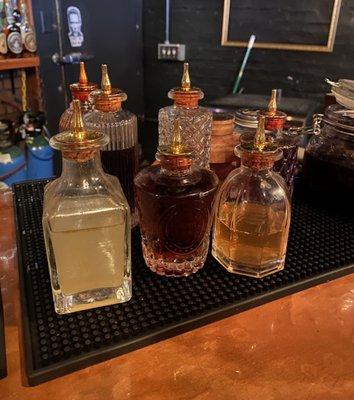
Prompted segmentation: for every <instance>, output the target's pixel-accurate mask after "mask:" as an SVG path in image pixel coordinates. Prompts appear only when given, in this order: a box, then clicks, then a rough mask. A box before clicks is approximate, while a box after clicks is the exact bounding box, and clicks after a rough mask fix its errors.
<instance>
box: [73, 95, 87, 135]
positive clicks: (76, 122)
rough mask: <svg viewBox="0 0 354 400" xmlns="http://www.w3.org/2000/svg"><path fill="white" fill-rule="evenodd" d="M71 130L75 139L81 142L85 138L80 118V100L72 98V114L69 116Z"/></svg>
mask: <svg viewBox="0 0 354 400" xmlns="http://www.w3.org/2000/svg"><path fill="white" fill-rule="evenodd" d="M71 131H72V132H73V134H74V138H75V141H77V142H82V141H83V140H85V139H86V132H85V129H84V121H83V120H82V114H81V106H80V100H73V115H72V118H71Z"/></svg>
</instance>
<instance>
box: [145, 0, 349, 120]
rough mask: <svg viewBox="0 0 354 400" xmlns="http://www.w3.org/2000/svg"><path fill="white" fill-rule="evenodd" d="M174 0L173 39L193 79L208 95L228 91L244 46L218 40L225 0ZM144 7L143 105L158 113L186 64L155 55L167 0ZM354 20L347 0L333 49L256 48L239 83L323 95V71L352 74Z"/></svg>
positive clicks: (148, 1)
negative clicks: (180, 45)
mask: <svg viewBox="0 0 354 400" xmlns="http://www.w3.org/2000/svg"><path fill="white" fill-rule="evenodd" d="M283 2H284V3H289V6H291V4H294V0H283ZM171 3H172V13H171V16H172V18H171V41H172V42H175V43H184V44H186V46H187V59H188V61H189V62H190V64H191V77H192V81H193V84H194V85H196V86H199V87H201V88H202V89H203V90H204V92H205V95H206V98H207V99H209V100H211V99H213V98H216V97H220V96H224V95H225V94H227V93H229V92H230V90H231V87H232V84H233V81H234V76H235V74H236V73H237V71H238V69H239V67H240V64H241V61H242V58H243V55H244V52H245V49H244V48H237V47H223V46H221V44H220V40H221V25H222V13H223V0H173V1H171ZM143 11H144V12H143V18H144V68H145V110H146V115H147V116H148V117H155V116H156V114H157V111H158V109H159V108H160V107H162V106H164V105H167V104H170V101H169V99H167V97H166V95H167V91H168V90H169V89H170V88H171V87H173V86H175V85H176V84H178V80H179V77H180V74H181V68H182V66H181V64H180V63H169V62H161V61H158V60H157V43H158V42H162V41H163V40H164V26H165V24H164V12H165V1H164V0H145V1H144V10H143ZM301 18H306V16H305V17H303V15H302V16H301ZM311 18H313V16H311ZM260 22H261V21H260ZM353 26H354V0H343V2H342V8H341V12H340V17H339V23H338V30H337V35H336V41H335V45H334V50H333V53H315V52H298V51H279V50H262V49H254V50H253V51H252V54H251V57H250V59H249V63H248V66H247V69H246V72H245V75H244V77H243V80H242V84H241V86H242V87H244V88H245V92H247V93H260V94H262V93H269V91H270V89H271V88H273V87H277V88H283V94H284V95H285V96H296V97H313V98H322V97H323V94H324V93H325V92H326V91H327V89H328V87H327V85H326V84H325V83H324V77H326V76H327V77H330V78H332V79H337V78H340V77H346V78H354V68H353V61H354V30H353ZM321 37H322V36H321ZM274 39H275V41H276V38H274Z"/></svg>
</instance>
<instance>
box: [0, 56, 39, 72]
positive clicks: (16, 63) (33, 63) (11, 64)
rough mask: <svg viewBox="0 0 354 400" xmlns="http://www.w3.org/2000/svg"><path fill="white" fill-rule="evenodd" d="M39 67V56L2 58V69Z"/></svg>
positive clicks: (0, 62) (0, 63)
mask: <svg viewBox="0 0 354 400" xmlns="http://www.w3.org/2000/svg"><path fill="white" fill-rule="evenodd" d="M31 67H39V57H37V56H35V57H25V58H6V59H4V60H0V71H5V70H9V69H21V68H31Z"/></svg>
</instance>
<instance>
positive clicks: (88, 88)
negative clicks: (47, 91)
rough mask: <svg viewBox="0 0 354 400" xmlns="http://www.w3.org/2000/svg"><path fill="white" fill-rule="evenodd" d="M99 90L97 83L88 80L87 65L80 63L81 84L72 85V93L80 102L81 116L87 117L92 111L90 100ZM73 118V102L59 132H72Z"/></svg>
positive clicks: (64, 114) (60, 121)
mask: <svg viewBox="0 0 354 400" xmlns="http://www.w3.org/2000/svg"><path fill="white" fill-rule="evenodd" d="M95 89H97V85H96V84H95V83H91V82H89V81H88V79H87V74H86V70H85V63H84V62H80V75H79V82H77V83H72V84H71V85H70V92H71V95H72V98H73V99H74V100H75V99H76V100H80V106H81V114H82V115H85V114H87V113H88V112H89V111H91V110H92V103H91V102H90V100H89V95H90V93H91V92H92V91H93V90H95ZM72 116H73V103H72V102H71V103H70V105H69V107H68V108H67V109H66V110H65V111H64V112H63V114H62V115H61V117H60V120H59V132H64V131H68V130H70V127H71V118H72Z"/></svg>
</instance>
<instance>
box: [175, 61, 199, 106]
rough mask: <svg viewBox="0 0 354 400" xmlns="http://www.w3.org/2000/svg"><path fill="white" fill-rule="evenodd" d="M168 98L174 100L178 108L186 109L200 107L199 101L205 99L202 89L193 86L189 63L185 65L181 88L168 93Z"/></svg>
mask: <svg viewBox="0 0 354 400" xmlns="http://www.w3.org/2000/svg"><path fill="white" fill-rule="evenodd" d="M168 97H169V98H170V99H173V100H174V102H175V104H176V105H177V106H180V107H185V108H195V107H198V101H199V100H201V99H202V98H203V97H204V93H203V92H202V91H201V89H199V88H197V87H193V86H192V83H191V79H190V76H189V64H188V63H184V64H183V75H182V79H181V86H180V87H175V88H173V89H171V90H170V91H169V92H168Z"/></svg>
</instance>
